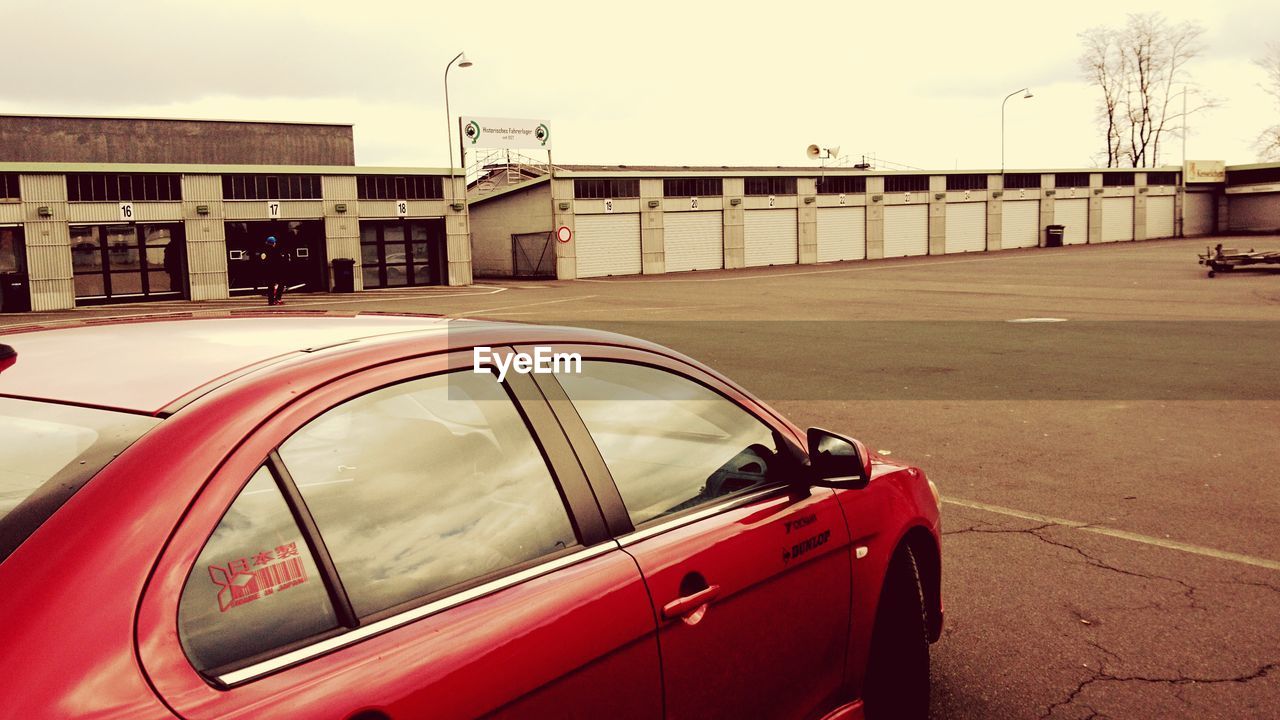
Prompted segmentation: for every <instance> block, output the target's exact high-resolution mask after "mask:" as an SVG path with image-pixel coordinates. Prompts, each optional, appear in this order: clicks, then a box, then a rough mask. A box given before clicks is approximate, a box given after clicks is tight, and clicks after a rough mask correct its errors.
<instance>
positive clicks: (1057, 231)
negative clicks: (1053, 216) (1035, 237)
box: [1044, 225, 1067, 247]
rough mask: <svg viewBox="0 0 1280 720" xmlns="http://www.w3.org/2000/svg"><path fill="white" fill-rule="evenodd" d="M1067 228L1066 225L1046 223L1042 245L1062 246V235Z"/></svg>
mask: <svg viewBox="0 0 1280 720" xmlns="http://www.w3.org/2000/svg"><path fill="white" fill-rule="evenodd" d="M1066 230H1067V226H1066V225H1048V226H1046V227H1045V229H1044V246H1045V247H1062V235H1063V233H1065V232H1066Z"/></svg>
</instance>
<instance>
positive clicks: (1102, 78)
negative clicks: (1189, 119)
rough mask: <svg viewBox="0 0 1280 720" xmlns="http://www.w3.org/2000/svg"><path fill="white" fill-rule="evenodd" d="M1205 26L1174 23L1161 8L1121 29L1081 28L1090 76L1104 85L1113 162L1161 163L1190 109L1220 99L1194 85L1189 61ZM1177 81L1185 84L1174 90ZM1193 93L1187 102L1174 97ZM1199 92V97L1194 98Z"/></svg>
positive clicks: (1103, 114) (1104, 118)
mask: <svg viewBox="0 0 1280 720" xmlns="http://www.w3.org/2000/svg"><path fill="white" fill-rule="evenodd" d="M1203 33H1204V28H1202V27H1201V26H1200V25H1198V24H1196V23H1192V22H1184V23H1180V24H1177V25H1170V24H1169V22H1168V21H1167V20H1165V18H1164V16H1162V15H1160V14H1158V13H1148V14H1140V15H1130V16H1129V20H1128V22H1127V23H1126V24H1125V26H1124V27H1123V28H1121V29H1118V30H1117V29H1112V28H1105V27H1097V28H1092V29H1090V30H1087V31H1085V32H1083V33H1081V34H1080V39H1081V41H1082V42H1083V43H1084V47H1085V49H1084V53H1083V54H1082V55H1081V56H1080V65H1081V68H1082V69H1083V70H1084V72H1085V77H1086V78H1087V79H1088V80H1089V82H1090V83H1091V84H1093V85H1096V86H1098V87H1099V88H1100V89H1101V90H1102V103H1101V104H1100V105H1099V108H1098V116H1099V124H1100V125H1102V126H1103V127H1104V129H1105V133H1106V136H1105V140H1106V146H1107V152H1106V157H1107V167H1119V166H1121V165H1125V164H1127V165H1130V166H1132V167H1155V166H1157V165H1159V164H1160V150H1161V142H1162V141H1163V140H1165V138H1166V137H1167V136H1170V135H1172V136H1174V137H1178V136H1180V135H1181V133H1182V130H1183V126H1184V124H1185V115H1190V114H1192V113H1195V112H1199V111H1202V110H1206V109H1208V108H1211V107H1215V106H1216V105H1217V102H1216V101H1215V100H1213V99H1212V98H1208V97H1206V96H1204V95H1203V94H1202V93H1201V92H1200V91H1199V90H1197V89H1196V88H1194V87H1191V86H1190V74H1189V73H1188V72H1187V65H1188V64H1189V63H1190V62H1191V61H1193V60H1195V59H1196V57H1198V56H1199V54H1200V52H1201V51H1202V50H1203V47H1204V46H1203V45H1202V43H1201V42H1200V36H1201V35H1202V34H1203ZM1176 86H1181V87H1182V88H1183V89H1182V90H1178V91H1177V92H1174V88H1175V87H1176ZM1184 92H1185V93H1186V94H1187V96H1188V97H1187V98H1186V100H1187V102H1186V105H1190V106H1191V107H1190V108H1188V109H1187V110H1186V113H1185V115H1184V113H1183V111H1182V109H1181V108H1182V106H1183V103H1181V102H1179V103H1176V104H1175V102H1174V99H1175V98H1178V96H1179V95H1181V94H1182V93H1184ZM1193 98H1194V99H1193Z"/></svg>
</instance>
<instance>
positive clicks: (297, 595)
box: [178, 467, 338, 674]
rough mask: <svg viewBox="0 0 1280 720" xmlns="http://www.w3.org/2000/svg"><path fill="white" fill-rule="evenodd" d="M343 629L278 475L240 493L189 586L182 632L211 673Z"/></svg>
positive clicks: (259, 477) (258, 476) (264, 474)
mask: <svg viewBox="0 0 1280 720" xmlns="http://www.w3.org/2000/svg"><path fill="white" fill-rule="evenodd" d="M337 627H338V620H337V617H336V615H335V613H334V610H333V605H332V604H331V602H330V599H329V593H328V591H327V590H326V588H325V585H324V582H323V580H322V579H321V576H320V571H319V569H318V568H317V566H316V562H315V560H314V559H313V558H312V556H311V551H310V550H309V549H308V547H307V544H306V543H305V542H304V541H303V536H302V531H301V530H300V529H299V528H298V525H297V523H296V522H295V521H294V518H293V514H292V513H291V512H290V510H289V506H288V505H287V504H286V503H285V500H284V496H283V495H282V494H281V493H280V489H279V486H277V484H276V480H275V478H274V476H272V474H271V472H270V471H269V470H268V469H267V468H266V467H263V468H260V469H259V470H258V472H257V473H255V474H254V476H253V477H252V478H251V479H250V480H249V484H248V485H246V486H245V488H244V490H242V491H240V495H239V497H237V498H236V500H235V502H234V503H233V504H232V505H231V508H230V509H229V510H227V514H226V515H224V516H223V518H222V521H221V522H220V523H218V527H217V529H216V530H214V532H213V535H212V536H211V537H210V538H209V540H208V542H206V543H205V546H204V549H203V550H202V551H201V552H200V557H199V559H198V560H196V566H195V568H194V569H193V570H192V571H191V575H190V576H189V577H188V578H187V583H186V585H185V586H184V587H183V589H182V598H181V600H180V601H179V606H178V636H179V638H180V640H181V642H182V646H183V648H184V649H185V650H186V652H187V657H188V658H189V659H190V660H191V663H192V664H193V665H194V666H195V668H196V669H197V670H199V671H201V672H204V673H207V674H215V673H216V672H217V671H219V670H222V669H227V668H229V666H232V665H237V664H241V663H242V662H244V661H248V660H250V659H252V660H254V661H256V660H259V659H263V658H264V657H265V656H267V655H269V654H272V653H273V651H283V649H284V648H286V647H287V646H289V645H292V644H294V643H297V642H298V641H300V640H304V639H306V638H309V637H313V636H315V635H319V634H322V633H325V632H327V631H329V630H333V629H335V628H337Z"/></svg>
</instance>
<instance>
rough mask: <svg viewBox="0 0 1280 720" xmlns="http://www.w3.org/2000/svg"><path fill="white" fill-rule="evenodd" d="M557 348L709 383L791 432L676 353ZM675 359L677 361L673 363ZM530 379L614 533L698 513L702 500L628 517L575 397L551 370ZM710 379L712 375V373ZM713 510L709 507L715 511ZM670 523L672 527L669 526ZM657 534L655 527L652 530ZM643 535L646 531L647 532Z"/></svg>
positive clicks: (775, 486) (778, 430)
mask: <svg viewBox="0 0 1280 720" xmlns="http://www.w3.org/2000/svg"><path fill="white" fill-rule="evenodd" d="M516 349H517V350H519V351H521V352H526V353H529V352H532V351H533V347H532V346H518V347H517V348H516ZM553 349H554V350H556V351H572V352H580V353H581V355H582V360H583V361H584V362H586V361H589V360H596V361H600V362H617V363H625V364H628V365H639V366H642V367H648V368H653V369H654V370H658V371H661V372H666V373H670V374H672V375H675V376H677V377H680V378H683V379H685V380H687V381H689V382H692V383H696V384H698V385H701V386H702V387H705V388H707V389H708V390H710V391H711V392H713V393H715V394H716V395H718V396H720V397H721V398H723V399H724V400H725V401H726V402H729V403H732V404H733V405H734V406H736V407H738V408H739V409H741V410H742V411H743V412H745V413H747V414H748V415H750V416H751V417H752V418H754V419H755V420H756V421H757V422H759V423H760V424H761V425H763V426H765V427H766V428H769V429H770V430H771V431H773V433H774V434H775V435H779V436H781V437H782V438H783V440H784V441H785V440H786V439H788V437H789V433H788V432H787V430H786V428H785V427H779V426H778V424H776V423H774V422H771V420H774V419H775V418H774V416H773V414H772V413H769V414H767V417H768V419H765V418H764V417H761V413H760V412H757V411H755V410H753V409H752V408H749V407H746V406H744V405H743V404H742V403H740V402H738V401H737V400H735V399H734V398H732V397H729V396H728V395H726V394H725V393H724V392H723V391H722V390H721V389H720V388H719V387H716V386H715V385H713V384H710V383H708V382H706V381H704V380H701V379H699V378H696V377H692V376H690V375H689V374H688V373H687V372H683V371H682V368H684V367H689V368H690V369H693V370H697V369H698V368H696V367H692V366H689V365H688V364H687V363H685V362H683V361H680V360H678V359H676V358H671V357H668V356H665V355H658V354H656V353H651V352H648V351H646V350H640V349H636V348H629V347H620V346H593V345H582V344H577V343H565V344H562V345H556V346H553ZM676 365H678V366H679V367H674V366H676ZM531 377H532V378H533V380H534V382H536V383H537V384H538V387H539V388H540V389H541V390H542V392H543V395H544V396H546V398H547V401H548V404H549V405H550V407H551V410H552V412H554V413H555V415H556V417H557V419H558V420H559V421H560V425H561V426H562V427H563V428H564V431H565V434H566V435H567V436H568V437H569V440H570V442H572V443H573V447H574V450H575V452H576V453H577V455H578V460H579V462H580V463H581V464H582V467H583V469H584V470H586V471H587V475H588V477H589V478H590V479H591V483H592V487H593V488H594V489H595V492H596V497H597V498H598V499H599V500H600V508H601V510H602V511H603V512H604V515H605V521H606V522H607V523H608V526H609V530H610V532H611V533H612V534H613V537H614V538H622V537H629V536H632V535H633V534H634V533H636V532H637V531H638V530H640V531H645V532H647V531H648V530H649V529H651V528H653V527H658V526H664V527H665V526H666V525H668V524H669V523H668V522H667V521H668V520H669V519H670V520H671V521H672V522H671V525H672V527H678V526H680V525H683V524H685V523H683V522H681V523H676V522H675V520H677V519H683V518H686V517H689V516H691V515H693V514H700V513H701V512H702V510H703V506H696V507H692V508H689V509H687V510H683V511H681V512H679V513H672V514H671V515H663V516H660V517H657V518H654V519H652V520H649V521H646V522H644V523H641V524H640V525H639V526H636V525H635V523H634V522H633V521H632V519H631V514H630V513H629V512H628V511H627V507H626V505H625V504H624V503H623V501H622V493H621V492H620V491H619V490H618V484H617V482H616V481H615V480H614V479H613V473H611V472H610V471H609V466H608V464H606V463H605V461H604V456H603V455H601V454H600V448H599V447H598V446H597V445H596V442H595V438H593V437H592V436H591V431H590V430H588V429H587V425H586V423H585V422H584V421H583V420H582V416H581V415H579V414H578V409H577V407H576V406H575V405H574V404H573V400H571V399H570V398H569V394H568V393H566V392H565V390H564V387H563V386H562V385H561V384H560V381H559V380H558V379H557V378H556V377H555V375H554V374H553V373H535V374H532V375H531ZM712 379H713V380H714V378H712ZM780 451H785V452H793V451H794V448H791V447H790V444H789V443H788V444H787V448H786V449H785V450H783V449H782V448H780ZM786 487H788V485H787V484H786V483H782V482H778V483H771V484H769V485H767V486H765V487H764V488H759V489H758V490H759V492H777V491H778V490H780V489H783V488H786ZM746 492H748V493H752V494H754V493H755V492H756V490H754V489H752V490H747V491H746ZM736 502H737V500H736V499H734V498H732V497H730V498H729V502H726V503H719V502H717V503H714V504H713V507H720V506H721V505H724V507H721V511H723V510H728V509H730V507H733V506H735V503H736ZM714 514H716V513H709V514H708V515H714ZM667 529H671V528H667ZM654 534H657V533H654ZM646 537H647V536H646Z"/></svg>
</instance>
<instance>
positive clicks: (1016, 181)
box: [1004, 173, 1040, 190]
mask: <svg viewBox="0 0 1280 720" xmlns="http://www.w3.org/2000/svg"><path fill="white" fill-rule="evenodd" d="M1038 187H1040V173H1009V174H1007V175H1005V176H1004V189H1005V190H1021V189H1031V188H1038Z"/></svg>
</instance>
